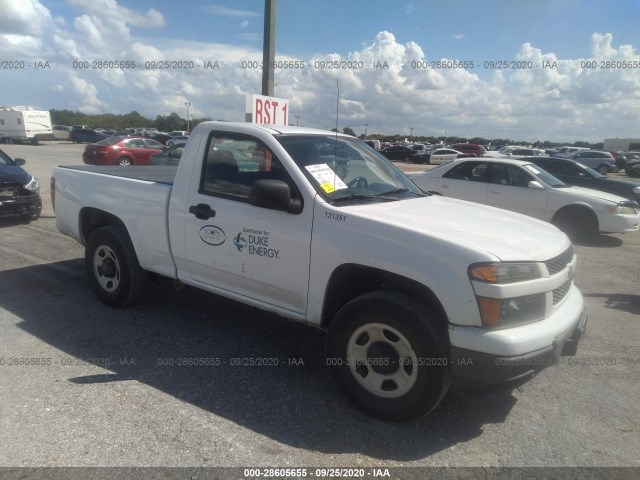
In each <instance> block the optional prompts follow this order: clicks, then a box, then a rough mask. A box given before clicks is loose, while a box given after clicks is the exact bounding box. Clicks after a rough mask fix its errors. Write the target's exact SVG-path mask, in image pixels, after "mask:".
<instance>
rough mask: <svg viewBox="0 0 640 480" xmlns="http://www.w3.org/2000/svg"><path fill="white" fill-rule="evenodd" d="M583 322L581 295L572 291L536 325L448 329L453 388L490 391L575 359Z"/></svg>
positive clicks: (583, 326) (586, 317)
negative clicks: (564, 358) (551, 312)
mask: <svg viewBox="0 0 640 480" xmlns="http://www.w3.org/2000/svg"><path fill="white" fill-rule="evenodd" d="M587 319H588V315H587V312H586V310H585V308H584V302H583V299H582V295H581V294H580V292H579V291H578V289H577V288H575V287H572V289H571V291H570V292H569V294H568V295H567V298H566V300H565V301H564V302H563V303H562V305H560V306H559V307H558V308H557V309H556V310H555V311H554V313H553V314H552V315H551V316H550V317H548V318H546V319H544V320H542V321H540V322H536V323H533V324H530V325H525V326H522V327H514V328H505V329H503V330H495V331H491V330H485V329H482V328H478V327H455V328H454V329H451V328H450V330H449V335H450V339H451V359H450V362H449V365H450V366H451V374H452V377H453V388H454V389H457V390H466V389H474V390H477V389H494V388H504V387H509V386H514V385H517V384H520V383H524V382H525V381H527V380H528V379H529V378H530V377H531V376H532V375H534V374H535V373H537V372H539V371H540V370H542V369H544V368H545V367H548V366H550V365H553V364H555V363H557V361H558V359H559V358H560V356H573V355H575V354H576V352H577V348H578V344H579V343H580V340H581V338H582V336H583V334H584V332H585V329H586V325H587Z"/></svg>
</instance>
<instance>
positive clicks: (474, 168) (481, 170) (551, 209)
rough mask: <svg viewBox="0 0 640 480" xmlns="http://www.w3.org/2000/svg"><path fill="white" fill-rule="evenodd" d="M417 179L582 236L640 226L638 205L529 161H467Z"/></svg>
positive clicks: (424, 184)
mask: <svg viewBox="0 0 640 480" xmlns="http://www.w3.org/2000/svg"><path fill="white" fill-rule="evenodd" d="M411 179H412V180H413V181H414V182H415V183H416V184H417V185H418V186H419V187H420V188H421V189H422V190H424V191H425V192H432V193H437V194H440V195H444V196H446V197H453V198H459V199H462V200H469V201H472V202H477V203H484V204H486V205H491V206H494V207H499V208H504V209H506V210H512V211H514V212H519V213H523V214H525V215H529V216H532V217H535V218H539V219H542V220H546V221H547V222H551V223H553V224H554V225H556V226H557V227H558V228H560V229H561V230H563V231H564V232H566V233H568V234H569V235H570V236H572V237H574V238H576V237H580V236H585V235H588V234H592V233H596V232H601V233H624V232H633V231H637V230H638V228H640V208H639V207H638V204H637V203H636V202H633V201H630V200H627V199H626V198H622V197H618V196H617V195H612V194H609V193H606V192H601V191H598V190H591V189H588V188H581V187H570V186H568V185H566V184H565V183H563V182H562V181H560V180H558V179H557V178H556V177H554V176H553V175H551V174H550V173H548V172H546V171H545V170H543V169H541V168H540V167H538V166H536V165H534V164H532V163H529V162H527V161H525V160H506V159H504V160H503V159H498V158H491V159H487V158H477V159H474V158H461V159H458V160H454V161H452V162H450V163H447V164H445V165H441V166H439V167H436V168H434V169H433V170H431V171H429V172H425V173H418V174H412V175H411Z"/></svg>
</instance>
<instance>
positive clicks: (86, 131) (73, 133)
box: [53, 125, 189, 146]
mask: <svg viewBox="0 0 640 480" xmlns="http://www.w3.org/2000/svg"><path fill="white" fill-rule="evenodd" d="M53 132H54V136H55V138H56V139H57V140H68V141H70V142H74V143H96V142H99V141H101V140H104V139H106V138H109V137H113V136H120V137H122V136H128V137H144V138H150V139H152V140H155V141H156V142H159V143H162V144H163V145H166V146H172V145H173V144H175V143H176V142H180V141H182V142H184V141H187V140H188V139H189V132H187V131H186V130H175V131H173V132H168V133H164V132H159V131H158V130H157V129H155V128H125V129H122V130H107V129H101V128H96V129H93V128H89V127H88V126H86V125H73V126H67V125H54V126H53Z"/></svg>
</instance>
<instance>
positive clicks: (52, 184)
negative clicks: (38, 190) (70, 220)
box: [49, 176, 56, 212]
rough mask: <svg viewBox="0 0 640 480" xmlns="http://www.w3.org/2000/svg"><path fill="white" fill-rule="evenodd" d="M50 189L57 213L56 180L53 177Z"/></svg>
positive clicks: (50, 181)
mask: <svg viewBox="0 0 640 480" xmlns="http://www.w3.org/2000/svg"><path fill="white" fill-rule="evenodd" d="M49 189H50V191H51V205H53V211H54V212H55V211H56V179H55V177H53V176H52V177H51V179H50V180H49Z"/></svg>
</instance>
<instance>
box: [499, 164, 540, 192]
mask: <svg viewBox="0 0 640 480" xmlns="http://www.w3.org/2000/svg"><path fill="white" fill-rule="evenodd" d="M491 173H492V177H491V181H492V183H497V184H500V185H511V186H513V187H527V186H528V185H529V182H530V181H531V180H534V178H533V177H532V176H531V175H529V174H528V173H527V172H525V171H524V170H523V169H521V168H519V167H516V166H513V165H507V164H499V163H495V164H494V165H493V168H492V171H491Z"/></svg>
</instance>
